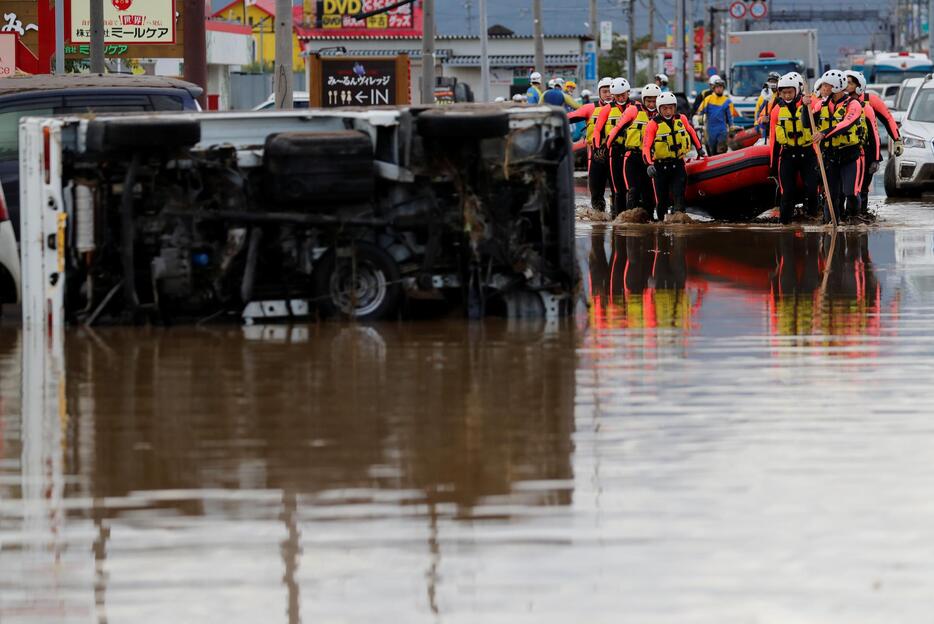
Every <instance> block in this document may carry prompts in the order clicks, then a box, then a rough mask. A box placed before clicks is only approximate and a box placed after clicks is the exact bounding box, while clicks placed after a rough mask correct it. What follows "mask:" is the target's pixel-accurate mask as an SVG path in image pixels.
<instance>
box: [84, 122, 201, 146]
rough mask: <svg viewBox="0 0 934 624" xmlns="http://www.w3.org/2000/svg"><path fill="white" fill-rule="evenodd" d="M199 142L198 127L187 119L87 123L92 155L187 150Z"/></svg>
mask: <svg viewBox="0 0 934 624" xmlns="http://www.w3.org/2000/svg"><path fill="white" fill-rule="evenodd" d="M200 140H201V124H199V123H198V122H197V121H193V120H191V119H171V118H162V119H156V118H151V119H146V120H140V119H108V120H106V121H91V122H90V123H88V134H87V146H88V150H90V151H93V152H98V153H101V152H104V153H106V152H135V151H145V150H150V149H176V148H180V147H191V146H193V145H195V144H197V143H198V141H200Z"/></svg>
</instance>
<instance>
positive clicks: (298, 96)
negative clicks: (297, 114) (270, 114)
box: [253, 91, 309, 111]
mask: <svg viewBox="0 0 934 624" xmlns="http://www.w3.org/2000/svg"><path fill="white" fill-rule="evenodd" d="M308 101H309V97H308V92H307V91H293V92H292V108H308ZM275 107H276V94H275V93H273V94H271V95H270V96H269V97H268V98H266V101H265V102H263V103H262V104H260V105H259V106H254V107H253V110H255V111H261V110H271V109H273V108H275Z"/></svg>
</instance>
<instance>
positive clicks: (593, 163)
mask: <svg viewBox="0 0 934 624" xmlns="http://www.w3.org/2000/svg"><path fill="white" fill-rule="evenodd" d="M611 82H612V79H611V78H603V79H602V80H600V83H599V84H598V93H599V97H600V100H599V102H597V103H595V104H588V105H585V106H581V107H580V108H578V109H577V110H576V111H574V112H572V113H570V114H568V121H573V120H575V119H586V120H587V134H586V136H585V137H584V142H585V145H586V146H587V183H588V186H589V187H590V207H591V208H593V209H594V210H596V211H599V212H604V211H606V197H605V196H606V187H607V182H609V179H610V163H609V154H608V152H607V150H606V149H605V148H604V147H603V138H602V137H600V136H596V132H595V131H596V123H597V119H598V118H599V117H600V113H601V112H602V110H603V108H604V107H606V106H610V105H611V103H612V98H611V96H610V83H611ZM575 149H578V147H577V146H575Z"/></svg>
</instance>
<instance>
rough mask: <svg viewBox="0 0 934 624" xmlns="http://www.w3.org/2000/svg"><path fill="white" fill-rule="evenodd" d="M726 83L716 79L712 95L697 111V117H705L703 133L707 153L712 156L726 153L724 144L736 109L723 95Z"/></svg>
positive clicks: (721, 79)
mask: <svg viewBox="0 0 934 624" xmlns="http://www.w3.org/2000/svg"><path fill="white" fill-rule="evenodd" d="M725 89H726V82H724V81H723V78H718V79H717V80H716V81H715V82H714V85H713V93H711V94H710V95H708V96H707V97H706V98H704V101H703V102H701V105H700V107H698V109H697V113H698V114H699V115H705V116H706V123H705V124H704V132H705V135H706V140H707V151H708V152H709V153H710V154H711V155H713V154H722V153H724V152H726V142H727V137H728V135H729V131H730V127H731V126H732V125H733V119H734V118H735V117H736V109H735V108H733V100H731V99H730V97H729V96H728V95H726V94H725V93H724V90H725Z"/></svg>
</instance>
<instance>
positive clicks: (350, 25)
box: [297, 0, 422, 39]
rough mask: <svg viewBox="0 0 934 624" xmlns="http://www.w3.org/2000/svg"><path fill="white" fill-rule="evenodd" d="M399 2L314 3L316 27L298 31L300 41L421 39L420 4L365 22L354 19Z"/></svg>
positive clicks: (352, 0)
mask: <svg viewBox="0 0 934 624" xmlns="http://www.w3.org/2000/svg"><path fill="white" fill-rule="evenodd" d="M396 2H397V0H321V1H318V2H311V6H312V9H313V11H312V14H311V23H312V25H313V27H312V28H299V29H297V30H298V33H299V38H300V39H315V38H318V37H326V38H335V37H346V38H361V39H363V38H367V37H378V38H379V37H389V38H401V37H421V36H422V8H421V3H412V4H406V5H403V6H397V7H395V8H392V9H389V10H388V11H387V12H385V13H380V14H379V15H373V16H370V17H367V18H365V19H362V20H361V19H356V17H355V16H356V15H358V14H360V13H369V12H372V11H376V10H379V9H385V8H386V7H391V6H394V5H395V4H396ZM306 4H308V3H306Z"/></svg>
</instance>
